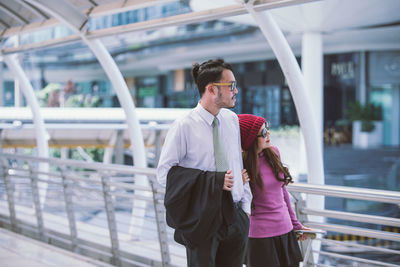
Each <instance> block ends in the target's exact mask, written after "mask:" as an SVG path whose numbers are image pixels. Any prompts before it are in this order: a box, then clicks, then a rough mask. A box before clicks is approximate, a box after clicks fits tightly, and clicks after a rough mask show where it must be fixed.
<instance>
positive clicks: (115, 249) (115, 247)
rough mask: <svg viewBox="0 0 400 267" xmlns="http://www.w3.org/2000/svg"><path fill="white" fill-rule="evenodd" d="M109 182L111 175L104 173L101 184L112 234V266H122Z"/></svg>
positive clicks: (109, 228)
mask: <svg viewBox="0 0 400 267" xmlns="http://www.w3.org/2000/svg"><path fill="white" fill-rule="evenodd" d="M109 182H110V175H109V174H108V173H103V175H101V184H102V187H103V196H104V204H105V207H106V214H107V222H108V230H109V232H110V240H111V253H112V255H113V259H112V264H113V265H116V266H121V261H120V255H119V241H118V231H117V222H116V220H115V212H114V206H113V203H112V196H111V194H110V192H111V190H110V184H109Z"/></svg>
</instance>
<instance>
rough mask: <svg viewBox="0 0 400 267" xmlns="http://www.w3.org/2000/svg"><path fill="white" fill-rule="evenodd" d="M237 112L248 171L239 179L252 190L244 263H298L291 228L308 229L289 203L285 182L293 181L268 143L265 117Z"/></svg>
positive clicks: (294, 238) (244, 160)
mask: <svg viewBox="0 0 400 267" xmlns="http://www.w3.org/2000/svg"><path fill="white" fill-rule="evenodd" d="M238 116H239V125H240V136H241V142H242V149H243V164H244V168H245V169H246V170H247V174H248V175H243V179H244V182H247V180H248V181H249V182H250V188H251V191H252V193H253V202H252V210H251V215H250V229H249V241H248V249H247V265H248V266H249V267H258V266H260V267H261V266H262V267H265V266H290V267H292V266H299V262H300V261H302V256H301V252H300V248H299V245H298V243H297V238H296V233H295V232H294V230H300V229H304V230H311V229H310V228H307V227H304V226H303V225H302V224H301V223H300V222H299V221H298V220H297V218H296V215H295V213H294V212H293V209H292V207H291V204H290V198H289V194H288V192H287V190H286V185H287V184H289V183H292V182H293V181H292V177H291V176H290V173H289V171H288V169H287V168H286V167H284V166H283V165H282V162H281V160H280V156H279V151H278V149H277V148H276V147H273V146H272V145H271V140H270V138H269V129H268V123H266V121H265V119H264V118H261V117H258V116H254V115H251V114H240V115H238ZM248 177H250V178H248ZM306 238H307V237H306V235H303V236H300V238H299V239H300V240H305V239H306Z"/></svg>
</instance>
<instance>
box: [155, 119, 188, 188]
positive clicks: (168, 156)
mask: <svg viewBox="0 0 400 267" xmlns="http://www.w3.org/2000/svg"><path fill="white" fill-rule="evenodd" d="M185 151H186V142H185V141H184V136H183V134H182V128H181V126H180V123H179V122H175V123H174V124H173V125H172V126H171V128H170V129H169V131H168V133H167V136H166V138H165V142H164V146H163V149H162V151H161V155H160V160H159V162H158V167H157V180H158V182H159V183H160V184H161V185H163V186H165V185H166V184H167V174H168V172H169V170H170V169H171V167H173V166H176V165H178V163H179V162H180V161H181V159H182V158H183V157H184V156H185Z"/></svg>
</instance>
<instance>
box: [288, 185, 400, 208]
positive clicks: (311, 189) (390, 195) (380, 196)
mask: <svg viewBox="0 0 400 267" xmlns="http://www.w3.org/2000/svg"><path fill="white" fill-rule="evenodd" d="M288 191H289V192H298V193H306V194H313V195H323V196H331V197H342V198H352V199H361V200H371V201H378V202H385V203H393V204H397V205H400V193H399V192H394V191H387V190H376V189H366V188H356V187H348V186H338V185H317V184H304V183H295V184H290V185H289V186H288Z"/></svg>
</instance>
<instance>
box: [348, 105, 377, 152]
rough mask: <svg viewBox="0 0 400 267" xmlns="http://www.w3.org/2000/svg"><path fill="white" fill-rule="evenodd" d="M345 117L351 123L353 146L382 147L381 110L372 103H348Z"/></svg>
mask: <svg viewBox="0 0 400 267" xmlns="http://www.w3.org/2000/svg"><path fill="white" fill-rule="evenodd" d="M347 115H348V117H349V119H350V120H351V121H352V123H353V138H352V139H353V146H354V147H357V148H371V147H378V146H380V145H382V141H383V123H382V109H381V107H377V106H375V105H374V104H372V103H368V104H364V105H363V104H361V103H360V102H354V103H350V104H349V107H348V109H347Z"/></svg>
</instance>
